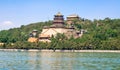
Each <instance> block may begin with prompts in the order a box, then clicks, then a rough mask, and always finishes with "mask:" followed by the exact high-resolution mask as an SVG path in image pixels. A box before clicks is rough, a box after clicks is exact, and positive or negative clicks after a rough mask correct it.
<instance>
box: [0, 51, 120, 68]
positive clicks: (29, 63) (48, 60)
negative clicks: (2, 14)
mask: <svg viewBox="0 0 120 70" xmlns="http://www.w3.org/2000/svg"><path fill="white" fill-rule="evenodd" d="M0 70H120V53H95V52H94V53H92V52H88V53H87V52H86V53H84V52H82V53H80V52H79V53H77V52H76V53H74V52H68V53H67V52H64V53H63V52H27V51H24V52H17V51H13V52H12V51H11V52H8V51H0Z"/></svg>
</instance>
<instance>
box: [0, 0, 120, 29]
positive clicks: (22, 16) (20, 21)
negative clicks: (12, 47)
mask: <svg viewBox="0 0 120 70" xmlns="http://www.w3.org/2000/svg"><path fill="white" fill-rule="evenodd" d="M119 5H120V0H0V30H4V29H10V28H14V27H20V26H21V25H28V24H30V23H35V22H44V21H48V20H52V19H53V17H54V15H55V14H56V13H57V12H61V13H62V14H63V15H64V18H66V17H67V16H68V15H70V14H78V15H79V16H80V17H82V18H86V19H90V20H93V19H104V18H106V17H110V18H112V19H115V18H120V6H119Z"/></svg>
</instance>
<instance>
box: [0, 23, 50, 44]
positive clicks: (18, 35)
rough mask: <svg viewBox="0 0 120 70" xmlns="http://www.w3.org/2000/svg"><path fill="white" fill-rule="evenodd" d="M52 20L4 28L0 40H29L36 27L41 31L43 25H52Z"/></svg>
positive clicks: (0, 33)
mask: <svg viewBox="0 0 120 70" xmlns="http://www.w3.org/2000/svg"><path fill="white" fill-rule="evenodd" d="M51 24H52V21H47V22H37V23H31V24H29V25H26V26H24V25H22V26H21V27H20V28H12V29H9V30H2V31H0V42H4V43H6V42H7V43H8V42H12V43H14V42H16V41H27V39H28V37H29V33H30V32H31V31H32V30H34V29H36V30H38V32H39V33H40V32H41V30H42V28H43V26H45V25H47V26H49V25H51Z"/></svg>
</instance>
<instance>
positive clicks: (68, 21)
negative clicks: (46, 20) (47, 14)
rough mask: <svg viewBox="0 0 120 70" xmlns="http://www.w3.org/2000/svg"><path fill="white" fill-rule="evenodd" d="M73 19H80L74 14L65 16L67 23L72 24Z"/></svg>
mask: <svg viewBox="0 0 120 70" xmlns="http://www.w3.org/2000/svg"><path fill="white" fill-rule="evenodd" d="M75 20H80V17H79V16H78V15H76V14H72V15H69V16H67V24H69V25H72V24H74V21H75Z"/></svg>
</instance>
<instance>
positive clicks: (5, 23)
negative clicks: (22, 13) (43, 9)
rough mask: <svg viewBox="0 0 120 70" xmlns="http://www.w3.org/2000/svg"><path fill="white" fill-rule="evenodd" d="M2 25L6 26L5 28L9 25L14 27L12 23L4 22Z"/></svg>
mask: <svg viewBox="0 0 120 70" xmlns="http://www.w3.org/2000/svg"><path fill="white" fill-rule="evenodd" d="M2 25H6V26H9V25H14V24H13V22H12V21H4V22H3V23H2Z"/></svg>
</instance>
